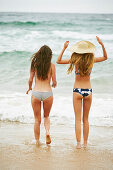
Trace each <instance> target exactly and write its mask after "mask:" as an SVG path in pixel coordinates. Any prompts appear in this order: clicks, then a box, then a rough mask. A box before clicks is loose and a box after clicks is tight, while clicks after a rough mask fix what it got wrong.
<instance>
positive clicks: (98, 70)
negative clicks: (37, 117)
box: [0, 13, 113, 127]
mask: <svg viewBox="0 0 113 170" xmlns="http://www.w3.org/2000/svg"><path fill="white" fill-rule="evenodd" d="M96 35H98V36H99V37H100V38H101V39H102V41H103V43H104V45H105V48H106V51H107V53H108V60H107V61H104V62H102V63H97V64H94V67H93V70H92V73H91V82H92V88H93V101H92V107H91V110H90V116H89V123H90V125H94V126H109V127H111V126H113V14H74V13H73V14H69V13H0V90H1V92H0V120H1V121H17V122H22V123H33V121H34V118H33V111H32V108H31V104H30V96H31V94H29V95H26V90H27V88H28V78H29V69H30V58H31V56H32V54H33V53H35V52H36V51H37V50H38V49H39V48H40V47H41V46H42V45H44V44H46V45H48V46H49V47H50V48H51V49H52V51H53V58H52V62H53V63H54V64H55V65H56V76H57V83H58V85H57V87H56V88H55V89H53V93H54V103H53V107H52V110H51V114H50V117H51V123H53V124H65V123H68V124H69V125H70V126H71V125H73V124H74V111H73V104H72V90H73V82H74V76H75V75H74V72H73V73H72V74H70V75H67V73H66V71H67V68H68V66H67V65H57V64H56V59H57V57H58V55H59V53H60V51H61V49H62V47H63V44H64V42H65V41H66V40H69V42H70V43H69V47H70V46H71V45H72V44H74V43H76V42H77V41H80V40H88V41H91V42H92V43H94V44H95V46H96V48H97V50H96V53H95V57H101V56H102V55H103V54H102V48H101V46H100V45H99V44H98V43H97V41H96ZM68 49H69V48H68ZM68 49H67V50H66V51H65V54H64V58H69V57H70V55H71V53H70V52H69V50H68Z"/></svg>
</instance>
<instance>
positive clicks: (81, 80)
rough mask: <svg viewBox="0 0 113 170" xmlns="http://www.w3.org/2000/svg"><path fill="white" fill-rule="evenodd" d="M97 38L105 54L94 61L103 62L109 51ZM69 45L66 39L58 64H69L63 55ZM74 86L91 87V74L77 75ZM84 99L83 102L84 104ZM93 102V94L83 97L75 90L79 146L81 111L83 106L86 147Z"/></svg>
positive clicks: (76, 130) (76, 128)
mask: <svg viewBox="0 0 113 170" xmlns="http://www.w3.org/2000/svg"><path fill="white" fill-rule="evenodd" d="M96 39H97V41H98V43H99V44H100V45H101V47H102V50H103V56H102V57H98V58H95V59H94V63H97V62H102V61H105V60H107V53H106V50H105V48H104V44H103V43H102V41H101V40H100V38H99V37H97V36H96ZM68 45H69V41H66V42H65V43H64V48H63V49H62V51H61V53H60V55H59V57H58V59H57V61H56V62H57V64H69V61H70V59H66V60H65V59H64V60H63V59H62V56H63V54H64V51H65V50H66V48H67V47H68ZM76 70H77V67H75V71H76ZM73 88H84V89H86V88H91V83H90V76H84V77H81V76H80V75H76V76H75V82H74V86H73ZM82 101H83V104H82ZM91 103H92V94H90V95H88V96H87V97H84V98H83V97H82V96H81V95H80V94H78V93H76V92H74V93H73V107H74V112H75V133H76V139H77V146H76V147H77V148H78V149H79V148H81V112H82V108H83V138H84V147H86V146H87V140H88V135H89V122H88V117H89V111H90V107H91Z"/></svg>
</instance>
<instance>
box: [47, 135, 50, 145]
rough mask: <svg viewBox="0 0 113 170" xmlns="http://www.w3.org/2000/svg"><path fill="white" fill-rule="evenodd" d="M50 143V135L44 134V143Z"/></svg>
mask: <svg viewBox="0 0 113 170" xmlns="http://www.w3.org/2000/svg"><path fill="white" fill-rule="evenodd" d="M50 143H51V137H50V135H49V134H48V135H46V144H50Z"/></svg>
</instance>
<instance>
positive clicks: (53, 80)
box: [51, 63, 57, 88]
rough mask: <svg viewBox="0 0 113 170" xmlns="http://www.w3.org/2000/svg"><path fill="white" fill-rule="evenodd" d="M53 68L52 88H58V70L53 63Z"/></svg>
mask: <svg viewBox="0 0 113 170" xmlns="http://www.w3.org/2000/svg"><path fill="white" fill-rule="evenodd" d="M51 67H52V87H54V88H55V87H56V85H57V81H56V69H55V65H54V64H52V63H51Z"/></svg>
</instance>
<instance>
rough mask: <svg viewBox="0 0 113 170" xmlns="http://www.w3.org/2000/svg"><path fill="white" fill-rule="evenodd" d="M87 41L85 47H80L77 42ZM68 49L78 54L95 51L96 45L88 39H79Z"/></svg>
mask: <svg viewBox="0 0 113 170" xmlns="http://www.w3.org/2000/svg"><path fill="white" fill-rule="evenodd" d="M84 42H85V43H87V45H88V46H87V48H85V47H84V48H83V47H82V48H80V46H79V44H80V43H84ZM69 51H71V52H75V53H78V54H84V53H94V52H95V51H96V47H95V45H94V44H92V43H91V42H89V41H80V42H77V43H76V44H74V45H73V46H71V47H70V49H69Z"/></svg>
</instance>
